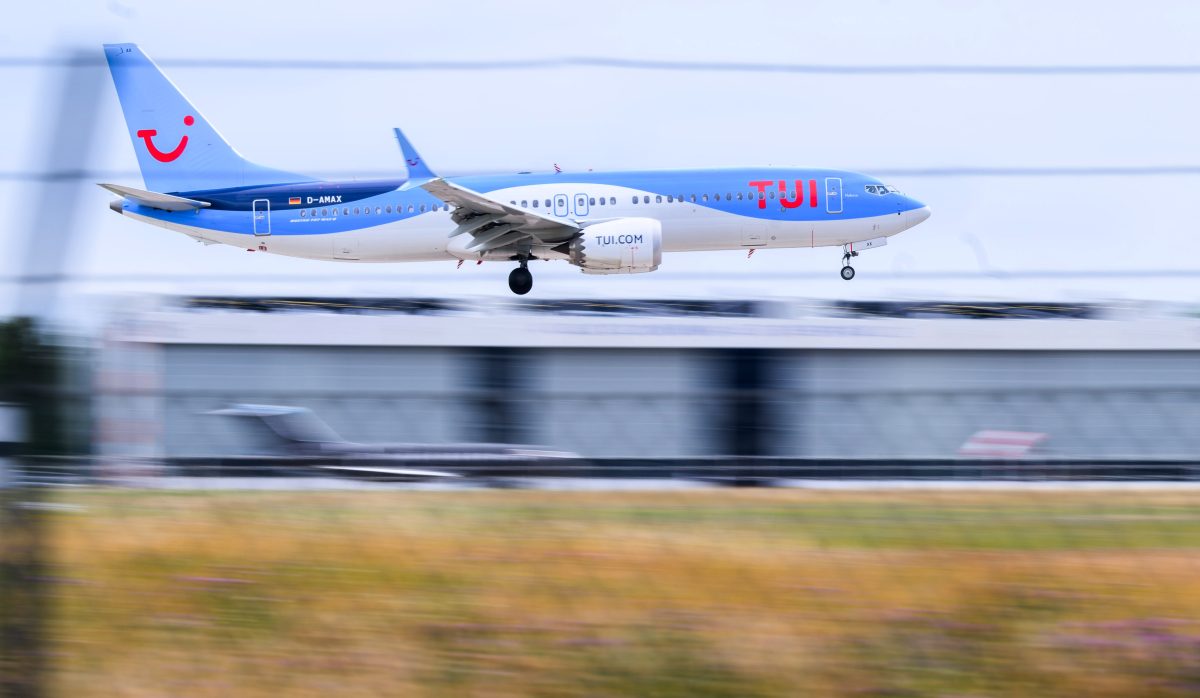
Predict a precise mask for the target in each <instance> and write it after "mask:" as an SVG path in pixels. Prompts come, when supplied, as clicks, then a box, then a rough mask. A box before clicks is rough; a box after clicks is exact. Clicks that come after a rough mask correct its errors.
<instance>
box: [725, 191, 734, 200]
mask: <svg viewBox="0 0 1200 698" xmlns="http://www.w3.org/2000/svg"><path fill="white" fill-rule="evenodd" d="M725 200H726V201H733V194H730V193H729V192H725Z"/></svg>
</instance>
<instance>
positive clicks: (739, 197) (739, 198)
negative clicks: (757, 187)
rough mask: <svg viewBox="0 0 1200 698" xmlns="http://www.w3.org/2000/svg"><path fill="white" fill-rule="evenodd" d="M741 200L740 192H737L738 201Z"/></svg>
mask: <svg viewBox="0 0 1200 698" xmlns="http://www.w3.org/2000/svg"><path fill="white" fill-rule="evenodd" d="M741 200H742V192H740V191H739V192H738V201H741Z"/></svg>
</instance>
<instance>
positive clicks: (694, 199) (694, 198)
mask: <svg viewBox="0 0 1200 698" xmlns="http://www.w3.org/2000/svg"><path fill="white" fill-rule="evenodd" d="M692 203H693V204H694V203H696V195H695V194H692Z"/></svg>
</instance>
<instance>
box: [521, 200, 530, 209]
mask: <svg viewBox="0 0 1200 698" xmlns="http://www.w3.org/2000/svg"><path fill="white" fill-rule="evenodd" d="M521 208H529V202H528V201H526V200H525V199H521Z"/></svg>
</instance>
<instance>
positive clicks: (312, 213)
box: [308, 208, 317, 218]
mask: <svg viewBox="0 0 1200 698" xmlns="http://www.w3.org/2000/svg"><path fill="white" fill-rule="evenodd" d="M308 215H309V216H311V217H313V218H316V217H317V209H315V208H314V209H312V210H311V211H309V212H308Z"/></svg>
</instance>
